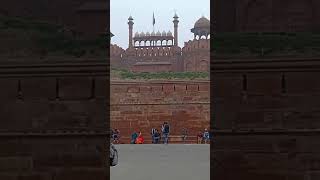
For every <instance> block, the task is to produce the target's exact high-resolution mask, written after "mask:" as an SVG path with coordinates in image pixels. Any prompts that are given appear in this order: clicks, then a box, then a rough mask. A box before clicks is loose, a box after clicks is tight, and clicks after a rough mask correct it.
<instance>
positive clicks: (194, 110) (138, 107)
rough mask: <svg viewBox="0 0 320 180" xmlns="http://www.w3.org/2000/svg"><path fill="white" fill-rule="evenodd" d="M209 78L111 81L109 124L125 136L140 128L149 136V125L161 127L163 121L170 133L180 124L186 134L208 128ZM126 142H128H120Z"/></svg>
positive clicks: (177, 132) (176, 132)
mask: <svg viewBox="0 0 320 180" xmlns="http://www.w3.org/2000/svg"><path fill="white" fill-rule="evenodd" d="M209 83H210V82H209V81H187V80H186V81H162V80H161V81H148V82H139V81H135V82H132V81H112V82H111V95H110V98H111V104H110V105H111V111H110V113H111V124H110V125H111V127H112V128H118V129H119V130H120V132H121V134H122V136H125V137H129V136H130V135H131V133H132V132H133V131H134V130H135V131H142V133H143V135H144V136H145V138H147V139H148V138H150V137H149V136H150V131H151V128H158V129H159V130H160V129H161V125H162V123H163V122H164V121H168V122H169V123H170V125H171V134H172V135H181V130H182V128H183V127H185V128H187V129H188V132H189V134H190V135H196V134H197V133H198V132H199V130H203V129H204V128H210V127H209V124H210V84H209ZM124 143H129V142H124Z"/></svg>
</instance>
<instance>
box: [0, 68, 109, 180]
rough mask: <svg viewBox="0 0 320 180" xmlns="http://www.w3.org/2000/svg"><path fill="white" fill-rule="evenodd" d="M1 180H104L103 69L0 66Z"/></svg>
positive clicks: (105, 163) (105, 135)
mask: <svg viewBox="0 0 320 180" xmlns="http://www.w3.org/2000/svg"><path fill="white" fill-rule="evenodd" d="M0 72H1V73H0V85H1V93H0V100H1V102H2V103H1V106H0V116H1V118H0V119H1V120H0V139H1V141H0V145H1V147H2V148H1V149H0V179H39V180H47V179H52V180H58V179H72V178H75V179H89V177H92V176H95V177H96V178H97V179H106V177H107V176H108V170H109V169H108V168H106V167H107V165H108V162H107V159H108V158H107V154H106V152H107V151H106V149H105V147H107V137H108V134H107V129H108V127H106V126H107V123H106V122H107V117H108V111H106V109H107V102H108V101H107V96H106V92H108V88H106V85H105V84H106V83H107V80H108V77H107V65H106V64H105V63H100V62H81V63H79V62H77V63H74V62H73V63H46V64H39V63H37V64H33V63H28V64H27V65H26V64H7V65H4V64H2V65H1V66H0Z"/></svg>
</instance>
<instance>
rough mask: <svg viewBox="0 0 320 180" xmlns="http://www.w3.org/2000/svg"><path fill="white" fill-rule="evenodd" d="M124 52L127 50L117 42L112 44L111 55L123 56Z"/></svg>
mask: <svg viewBox="0 0 320 180" xmlns="http://www.w3.org/2000/svg"><path fill="white" fill-rule="evenodd" d="M124 52H125V50H124V49H123V48H122V47H120V46H118V45H116V44H111V45H110V56H111V57H122V55H123V53H124Z"/></svg>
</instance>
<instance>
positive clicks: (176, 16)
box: [173, 9, 179, 18]
mask: <svg viewBox="0 0 320 180" xmlns="http://www.w3.org/2000/svg"><path fill="white" fill-rule="evenodd" d="M173 18H179V17H178V15H177V10H176V9H174V16H173Z"/></svg>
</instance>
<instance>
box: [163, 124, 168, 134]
mask: <svg viewBox="0 0 320 180" xmlns="http://www.w3.org/2000/svg"><path fill="white" fill-rule="evenodd" d="M169 131H170V127H169V124H166V125H164V128H163V132H164V133H169Z"/></svg>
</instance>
